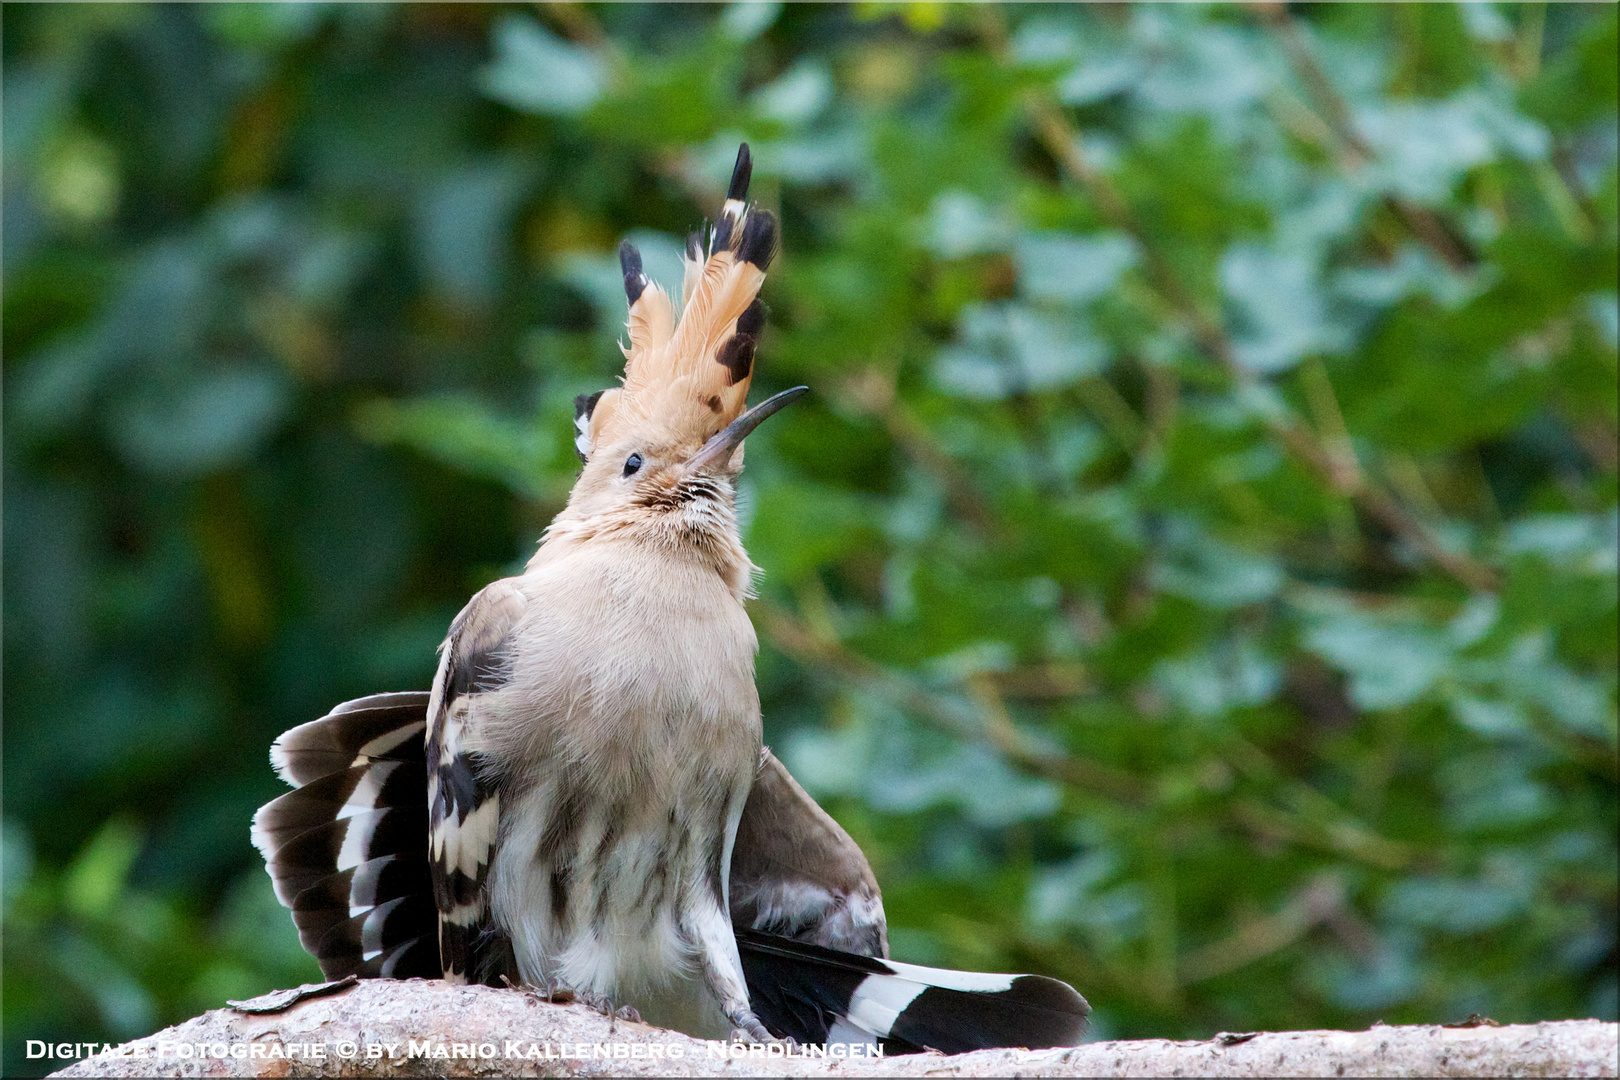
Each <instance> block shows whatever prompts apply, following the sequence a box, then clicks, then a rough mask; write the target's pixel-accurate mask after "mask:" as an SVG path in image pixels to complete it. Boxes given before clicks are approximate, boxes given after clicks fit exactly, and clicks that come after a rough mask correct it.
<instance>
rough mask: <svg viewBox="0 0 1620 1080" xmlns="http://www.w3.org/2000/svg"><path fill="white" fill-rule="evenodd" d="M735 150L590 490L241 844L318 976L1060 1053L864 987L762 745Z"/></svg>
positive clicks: (944, 980) (997, 1000) (301, 769)
mask: <svg viewBox="0 0 1620 1080" xmlns="http://www.w3.org/2000/svg"><path fill="white" fill-rule="evenodd" d="M750 172H751V163H750V158H749V154H748V147H747V146H746V145H744V146H743V147H742V149H741V150H740V151H739V153H738V155H737V165H736V169H735V171H734V173H733V175H732V179H731V184H730V187H729V189H728V191H727V195H726V201H725V205H724V207H723V209H722V210H721V212H720V215H719V218H718V220H717V222H716V224H715V225H714V227H713V228H712V230H710V231H709V233H708V236H707V239H706V241H705V240H704V238H703V236H702V235H701V233H700V234H694V236H693V237H692V238H691V239H690V240H689V242H688V245H687V254H686V264H685V279H684V282H683V287H682V302H683V308H682V311H681V312H680V315H679V317H678V318H677V314H676V310H675V306H674V304H673V303H672V301H671V299H670V297H669V295H668V294H667V293H666V292H665V291H664V290H663V289H662V288H661V287H660V286H659V285H658V284H656V283H655V282H652V281H649V280H648V278H647V276H646V274H645V273H644V272H643V271H642V266H641V257H640V255H639V254H638V253H637V252H636V250H635V248H633V247H632V246H631V245H630V244H629V243H625V244H624V245H623V246H622V247H621V248H620V253H619V254H620V262H621V265H622V268H623V271H624V285H625V292H626V295H627V297H628V299H629V320H628V328H629V341H630V344H629V347H628V348H626V349H625V356H626V361H627V363H626V367H625V374H624V378H623V380H622V385H621V386H618V387H614V388H612V389H608V390H604V391H601V392H599V393H597V394H593V395H590V396H582V397H581V398H580V399H578V401H577V402H576V412H577V417H576V426H577V429H578V441H577V447H578V450H579V454H580V457H581V459H582V460H583V462H584V465H583V468H582V470H581V472H580V476H579V480H578V482H577V483H576V484H575V486H574V489H573V492H572V494H571V495H570V497H569V499H568V504H567V506H566V507H565V508H564V509H563V510H562V512H561V513H559V514H558V515H557V517H556V519H555V520H554V521H553V522H552V523H551V525H550V527H549V528H548V529H547V530H546V532H545V535H544V537H543V539H542V540H541V543H540V545H539V548H538V550H537V551H536V553H535V555H534V557H533V558H532V559H530V560H529V562H528V564H527V567H526V569H525V570H524V572H523V573H522V574H520V575H518V576H516V577H512V578H507V579H505V580H501V581H497V582H495V583H494V584H492V585H490V586H488V587H486V588H485V589H484V590H483V591H481V592H480V593H478V594H477V595H476V596H474V597H473V599H472V600H471V602H469V603H468V604H467V606H466V608H465V609H463V610H462V612H461V614H460V615H458V616H457V617H456V619H455V621H454V622H453V623H452V624H451V626H450V633H449V636H448V637H447V638H446V640H445V642H444V644H443V646H442V647H441V658H440V662H439V668H438V673H437V675H436V676H435V677H434V680H433V688H432V691H431V692H430V693H426V694H424V693H396V694H378V695H374V696H372V697H366V698H361V699H359V700H357V701H351V702H348V703H346V704H343V705H340V706H338V707H337V708H336V709H334V710H333V711H332V712H331V713H330V714H329V715H327V716H324V717H322V718H321V719H319V720H315V721H313V722H311V723H307V724H303V725H301V726H299V727H296V728H293V729H292V730H290V731H288V732H286V733H285V734H283V735H282V736H281V737H280V738H279V739H277V740H276V742H275V744H274V745H273V746H272V748H271V752H270V756H271V761H272V763H273V765H274V766H275V768H276V771H277V772H278V773H279V774H280V776H281V777H282V779H283V780H285V781H287V782H288V783H290V784H292V785H293V786H294V787H295V788H296V790H295V791H292V792H290V793H289V794H286V795H283V796H282V797H281V798H279V799H276V800H275V801H273V802H270V803H268V804H266V805H265V806H264V807H262V808H261V809H260V810H259V812H258V813H257V814H256V815H255V817H254V825H253V842H254V844H255V845H256V846H257V847H258V849H259V850H260V852H262V853H263V855H264V858H265V862H266V865H267V868H268V870H269V872H270V876H271V878H272V880H273V881H274V884H275V890H276V895H277V897H278V898H279V899H280V901H281V902H282V903H283V904H284V905H286V906H287V907H289V908H291V909H292V912H293V920H294V922H295V923H296V924H297V926H298V931H299V937H300V940H301V941H302V943H303V945H304V947H305V948H306V949H308V950H309V951H310V952H311V953H312V954H314V956H315V957H316V959H317V960H319V961H320V964H321V967H322V970H323V971H324V972H325V973H326V975H327V976H328V977H329V978H339V977H342V976H345V975H350V974H357V975H361V976H366V977H382V978H388V977H392V978H406V977H411V976H423V977H433V978H436V977H441V976H442V977H443V978H445V979H447V980H451V981H457V982H478V983H487V984H491V985H499V984H502V983H510V984H513V985H520V986H529V987H535V988H543V989H544V990H546V991H548V992H550V993H552V995H553V996H555V995H556V993H557V992H558V991H567V992H569V993H571V994H572V995H573V996H574V997H576V998H577V999H580V1000H582V1001H584V1002H586V1003H588V1004H591V1005H593V1006H595V1007H596V1008H599V1009H602V1010H604V1011H606V1012H609V1013H613V1012H614V1011H615V1004H616V1003H617V1004H618V1005H620V1006H624V1008H621V1009H619V1010H618V1012H619V1013H620V1014H621V1015H638V1016H644V1017H645V1018H646V1019H647V1020H648V1021H650V1022H654V1023H660V1024H663V1025H664V1026H670V1027H676V1028H679V1029H681V1030H685V1031H687V1032H688V1033H691V1034H695V1035H703V1036H710V1037H725V1036H726V1035H727V1034H730V1035H732V1036H734V1037H744V1036H745V1037H747V1038H749V1039H755V1040H769V1039H772V1038H784V1039H785V1038H791V1039H796V1040H798V1041H799V1042H801V1043H822V1042H828V1041H835V1042H853V1043H874V1042H875V1043H881V1044H883V1045H884V1046H885V1047H886V1048H887V1049H888V1050H889V1051H890V1052H905V1051H908V1050H922V1049H928V1048H932V1049H936V1050H941V1051H945V1052H959V1051H963V1050H970V1049H977V1048H980V1047H986V1046H1026V1047H1044V1046H1058V1045H1069V1044H1072V1043H1074V1042H1076V1041H1078V1039H1079V1036H1080V1034H1081V1033H1082V1031H1083V1029H1084V1026H1085V1022H1086V1015H1087V1012H1088V1011H1089V1007H1088V1006H1087V1004H1086V1002H1085V1000H1084V999H1083V998H1082V997H1081V996H1080V995H1079V994H1078V993H1076V992H1075V991H1074V990H1073V989H1072V988H1071V987H1069V986H1068V985H1067V984H1065V983H1062V982H1058V981H1056V980H1054V979H1047V978H1043V977H1039V976H1028V975H1023V976H1017V975H984V974H975V973H968V972H956V971H941V970H935V969H930V968H924V967H917V966H914V965H910V964H902V963H897V962H894V961H891V960H889V959H887V957H888V951H889V948H888V932H887V925H886V921H885V918H884V913H883V902H882V898H881V894H880V892H879V890H878V885H877V881H876V879H875V878H874V876H873V874H872V870H871V867H870V866H869V865H868V863H867V861H866V858H865V856H864V855H863V854H862V853H861V850H860V848H859V847H857V846H856V844H855V843H854V841H853V840H851V839H850V837H849V835H848V834H847V833H846V832H845V831H844V830H843V829H842V828H840V827H839V825H838V823H837V822H835V821H834V820H833V819H832V818H831V817H830V816H828V815H827V814H826V813H825V812H824V811H823V810H822V809H821V808H820V807H819V806H817V805H816V803H815V802H814V800H812V799H811V798H810V796H809V795H807V794H806V793H805V791H804V789H803V788H801V787H800V786H799V785H798V784H797V783H796V782H795V781H794V779H793V778H792V776H790V775H789V774H788V772H787V770H786V769H784V768H783V767H782V764H781V762H779V761H778V760H777V759H776V758H775V757H774V756H772V754H771V753H770V751H769V750H768V749H766V748H765V747H764V746H763V745H762V743H761V727H760V707H759V696H758V692H757V690H756V688H755V685H754V654H755V651H756V649H757V648H758V642H757V640H756V638H755V635H754V630H753V627H752V625H751V624H750V622H749V620H748V617H747V615H746V613H745V611H744V608H743V604H744V601H745V600H746V599H747V598H748V596H749V589H750V584H751V580H752V577H753V575H754V574H755V573H756V572H757V570H756V568H755V567H754V566H753V564H752V563H751V562H749V559H748V555H747V553H746V552H745V551H744V550H743V546H742V542H741V538H740V535H739V530H738V525H737V516H736V479H737V476H738V473H739V472H740V470H741V468H742V457H743V450H742V444H743V440H744V438H745V437H746V436H747V435H748V434H749V433H750V432H752V431H753V430H754V429H755V428H756V427H758V426H759V424H760V423H761V422H762V421H763V420H765V419H766V418H767V417H769V416H771V415H772V414H773V413H775V412H776V411H777V410H779V409H781V408H782V407H783V406H784V405H787V404H789V403H790V402H792V401H793V400H794V399H796V398H797V397H799V396H801V395H802V394H804V393H805V392H806V388H805V387H802V386H801V387H797V388H795V389H792V390H788V391H786V392H784V393H781V394H777V395H776V396H775V397H772V398H770V399H768V400H766V401H765V402H763V403H761V404H759V405H757V406H755V407H754V408H752V409H746V411H745V406H746V404H747V397H748V387H749V383H750V381H751V378H752V375H753V362H754V350H755V346H756V344H757V342H758V340H759V335H760V332H761V330H762V329H763V327H764V323H765V309H764V306H763V305H762V303H761V301H760V300H759V290H760V286H761V284H762V282H763V281H764V279H765V270H766V268H767V266H768V265H769V264H770V261H771V257H772V255H773V253H774V250H775V245H776V222H775V219H774V218H773V217H772V216H771V214H770V213H769V212H767V211H764V210H760V209H757V208H755V207H754V206H752V205H751V204H749V203H748V202H747V201H746V200H747V191H748V182H749V176H750Z"/></svg>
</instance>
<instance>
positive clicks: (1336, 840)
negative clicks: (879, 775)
mask: <svg viewBox="0 0 1620 1080" xmlns="http://www.w3.org/2000/svg"><path fill="white" fill-rule="evenodd" d="M754 610H755V611H756V612H758V614H759V616H760V618H761V620H762V621H763V623H764V627H765V632H766V635H767V636H768V637H769V638H770V639H771V641H772V642H773V643H775V644H776V645H777V647H779V648H780V649H782V651H783V652H786V653H787V654H788V655H789V656H792V657H793V658H794V659H796V660H798V661H799V662H800V663H804V664H808V665H810V666H813V667H818V668H821V669H823V670H825V671H829V672H832V673H833V674H836V675H837V676H838V677H839V678H841V679H844V680H848V681H852V682H855V683H858V684H861V685H863V686H864V687H865V688H866V689H867V690H868V691H870V692H873V693H875V694H878V695H879V696H882V697H884V698H887V699H888V700H890V701H892V702H893V703H894V704H895V705H897V706H898V707H899V708H901V709H903V710H905V711H906V712H908V713H910V714H912V715H914V716H917V717H920V718H921V719H923V720H926V721H928V722H929V723H931V724H933V725H934V726H935V727H938V728H940V729H941V730H943V731H945V732H947V733H949V734H951V735H954V736H956V737H958V738H961V739H966V740H969V741H972V742H984V743H988V744H990V745H991V746H993V747H995V748H996V749H997V750H998V751H1000V752H1001V753H1002V754H1003V755H1004V756H1005V757H1006V758H1007V760H1009V761H1011V762H1012V763H1013V764H1014V765H1017V766H1018V767H1019V768H1021V769H1023V770H1025V771H1026V772H1029V773H1031V774H1033V775H1035V776H1040V777H1043V778H1045V779H1048V780H1054V781H1056V782H1058V783H1061V784H1066V785H1069V786H1071V787H1074V788H1076V789H1078V790H1081V791H1085V792H1087V793H1089V794H1093V795H1100V796H1102V797H1104V798H1107V799H1110V800H1112V801H1114V802H1117V803H1121V804H1123V805H1126V806H1132V807H1139V808H1140V807H1145V806H1147V805H1149V804H1150V803H1151V802H1152V796H1153V791H1152V789H1151V788H1150V787H1149V785H1148V784H1147V783H1145V782H1144V781H1143V780H1141V779H1139V778H1137V777H1135V776H1132V775H1131V774H1129V773H1126V772H1122V771H1120V770H1118V769H1114V768H1111V767H1110V766H1107V765H1104V764H1102V763H1100V762H1097V761H1093V760H1091V759H1089V758H1085V757H1080V756H1077V755H1075V754H1074V753H1072V752H1064V751H1061V750H1058V749H1056V748H1054V747H1051V746H1049V745H1046V744H1044V742H1043V741H1042V740H1040V739H1039V738H1038V737H1036V736H1034V735H1031V734H1030V733H1029V732H1028V731H1026V730H1025V729H1023V728H1020V727H1019V726H1018V725H1017V724H1016V723H1015V722H1014V721H1013V719H1012V716H1011V714H1010V713H1009V712H1008V711H1007V707H1006V704H1005V702H1004V700H1003V693H1004V691H1003V688H1002V687H1001V686H1000V685H998V677H997V675H996V674H995V673H990V672H980V673H975V674H974V675H972V676H970V677H969V678H968V680H967V684H968V691H969V696H970V698H971V700H972V702H973V704H974V705H975V706H976V709H975V711H974V714H969V713H968V712H967V711H966V710H964V709H962V708H961V707H960V705H959V704H958V702H957V701H956V700H955V699H953V698H950V697H948V696H946V695H941V694H936V693H931V692H929V691H927V690H924V689H922V688H920V687H918V686H917V685H916V684H915V683H913V682H912V681H911V680H909V679H907V678H906V677H905V676H903V675H901V674H899V673H896V672H892V671H889V670H887V669H885V668H884V667H882V666H881V665H879V664H877V663H874V662H873V661H871V660H869V659H867V658H866V657H864V656H861V655H859V654H858V653H855V652H854V651H853V650H851V649H849V648H848V647H846V646H845V645H844V644H843V643H842V642H840V641H839V640H838V639H837V636H836V633H835V631H833V630H832V628H831V626H830V625H827V620H825V619H816V620H812V621H801V620H799V619H797V618H795V617H794V616H792V615H791V614H789V613H788V612H786V611H783V610H782V609H781V608H779V607H777V606H775V605H773V604H769V603H763V602H761V603H756V604H755V605H754ZM1223 756H1224V757H1226V758H1227V760H1228V761H1229V763H1230V764H1231V765H1232V766H1233V767H1234V768H1235V769H1236V770H1237V771H1238V772H1240V773H1243V774H1244V775H1247V776H1249V777H1251V778H1252V779H1254V780H1255V781H1257V782H1258V783H1260V784H1262V785H1263V786H1268V787H1279V786H1280V788H1281V792H1282V794H1283V796H1284V798H1285V800H1286V801H1287V802H1289V803H1292V804H1293V807H1294V808H1293V809H1287V808H1284V807H1279V806H1274V805H1269V804H1266V803H1263V802H1261V801H1259V800H1257V799H1252V798H1246V799H1238V800H1235V801H1234V802H1233V803H1232V804H1231V807H1230V811H1229V812H1230V814H1231V817H1232V820H1233V821H1234V822H1235V823H1236V824H1237V825H1239V826H1241V827H1243V828H1244V829H1246V830H1247V831H1250V832H1253V833H1257V834H1259V835H1261V836H1265V837H1269V838H1272V839H1275V840H1279V841H1284V842H1287V843H1289V844H1292V845H1295V846H1299V847H1306V848H1314V849H1317V850H1321V851H1327V852H1331V853H1333V854H1336V855H1341V856H1345V857H1347V858H1351V859H1355V860H1356V861H1358V862H1364V863H1367V864H1369V865H1372V866H1377V867H1380V868H1382V869H1386V870H1388V869H1400V868H1403V867H1406V866H1409V865H1411V864H1412V863H1413V862H1414V861H1415V860H1416V856H1415V853H1414V852H1413V851H1412V849H1410V848H1409V847H1407V846H1406V845H1404V844H1400V843H1397V842H1395V841H1393V840H1388V839H1386V838H1384V837H1382V836H1379V835H1378V834H1377V833H1375V832H1373V831H1372V830H1370V829H1368V828H1367V827H1366V826H1365V825H1363V824H1362V823H1360V822H1358V821H1356V820H1355V819H1354V818H1352V817H1351V816H1349V815H1348V814H1346V813H1345V812H1344V811H1343V810H1342V809H1341V808H1340V807H1339V806H1338V804H1336V803H1335V802H1333V800H1332V799H1330V798H1328V797H1327V796H1326V795H1323V794H1322V793H1321V792H1319V791H1317V790H1315V789H1314V788H1312V787H1311V786H1310V785H1308V784H1306V783H1304V782H1302V781H1298V780H1292V779H1289V778H1287V777H1285V776H1284V775H1283V773H1282V771H1281V770H1280V769H1279V768H1278V767H1277V765H1276V763H1275V762H1273V761H1272V760H1271V759H1270V758H1269V757H1268V756H1267V755H1266V754H1265V753H1264V752H1263V751H1262V750H1260V749H1259V748H1258V747H1256V746H1254V745H1253V744H1251V743H1249V742H1247V741H1246V740H1243V739H1241V738H1237V737H1233V738H1231V739H1229V740H1228V745H1227V748H1226V753H1225V754H1223Z"/></svg>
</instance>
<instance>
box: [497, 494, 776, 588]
mask: <svg viewBox="0 0 1620 1080" xmlns="http://www.w3.org/2000/svg"><path fill="white" fill-rule="evenodd" d="M586 480H587V477H586V476H581V477H580V482H579V484H578V485H576V487H575V489H574V497H572V498H570V499H569V503H568V506H567V507H565V508H564V509H563V511H562V513H560V514H558V515H557V517H556V518H555V519H554V520H553V521H552V523H551V525H550V526H549V527H548V528H547V529H546V533H545V536H544V537H543V538H542V539H541V541H540V548H539V550H538V551H536V552H535V554H534V557H533V558H532V559H531V560H530V561H529V567H530V568H531V569H532V568H534V567H536V566H538V565H539V564H541V563H543V562H546V561H549V560H551V559H554V558H562V557H565V556H566V555H567V554H568V552H569V550H570V549H573V548H576V547H578V546H579V545H582V544H622V545H624V546H625V557H626V558H647V557H651V558H658V559H667V560H671V561H673V562H679V563H686V564H693V563H695V564H697V565H699V566H701V567H703V568H705V569H707V570H710V571H712V572H713V573H715V574H717V575H719V577H720V579H721V580H722V581H723V582H725V584H726V586H727V587H728V588H729V589H730V590H731V592H732V594H733V595H734V596H736V598H737V600H738V602H739V603H740V602H742V601H743V600H746V599H748V598H750V597H752V596H753V595H754V589H753V586H754V580H755V578H756V577H757V575H758V574H759V573H760V569H759V567H757V566H755V565H754V564H753V562H752V561H751V560H750V559H749V558H748V552H747V551H746V550H744V548H743V545H742V536H741V532H740V530H739V527H738V524H737V494H736V489H735V487H734V486H733V482H732V478H731V477H729V476H724V475H721V476H716V475H712V474H710V475H698V476H687V477H674V476H665V477H657V476H651V477H648V478H647V480H646V481H645V482H644V483H642V484H639V485H637V486H636V487H635V489H633V490H630V491H626V492H623V493H620V494H621V495H622V497H620V498H614V499H598V498H591V497H590V493H588V492H582V491H581V488H583V487H585V486H586ZM581 495H584V496H585V497H583V498H581V497H580V496H581Z"/></svg>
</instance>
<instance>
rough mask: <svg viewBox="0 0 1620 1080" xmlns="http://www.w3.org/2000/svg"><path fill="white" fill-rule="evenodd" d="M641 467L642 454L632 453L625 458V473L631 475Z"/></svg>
mask: <svg viewBox="0 0 1620 1080" xmlns="http://www.w3.org/2000/svg"><path fill="white" fill-rule="evenodd" d="M639 468H641V455H640V454H631V455H630V456H629V457H627V458H625V459H624V475H626V476H629V475H630V474H631V473H633V472H635V471H636V470H637V469H639Z"/></svg>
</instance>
